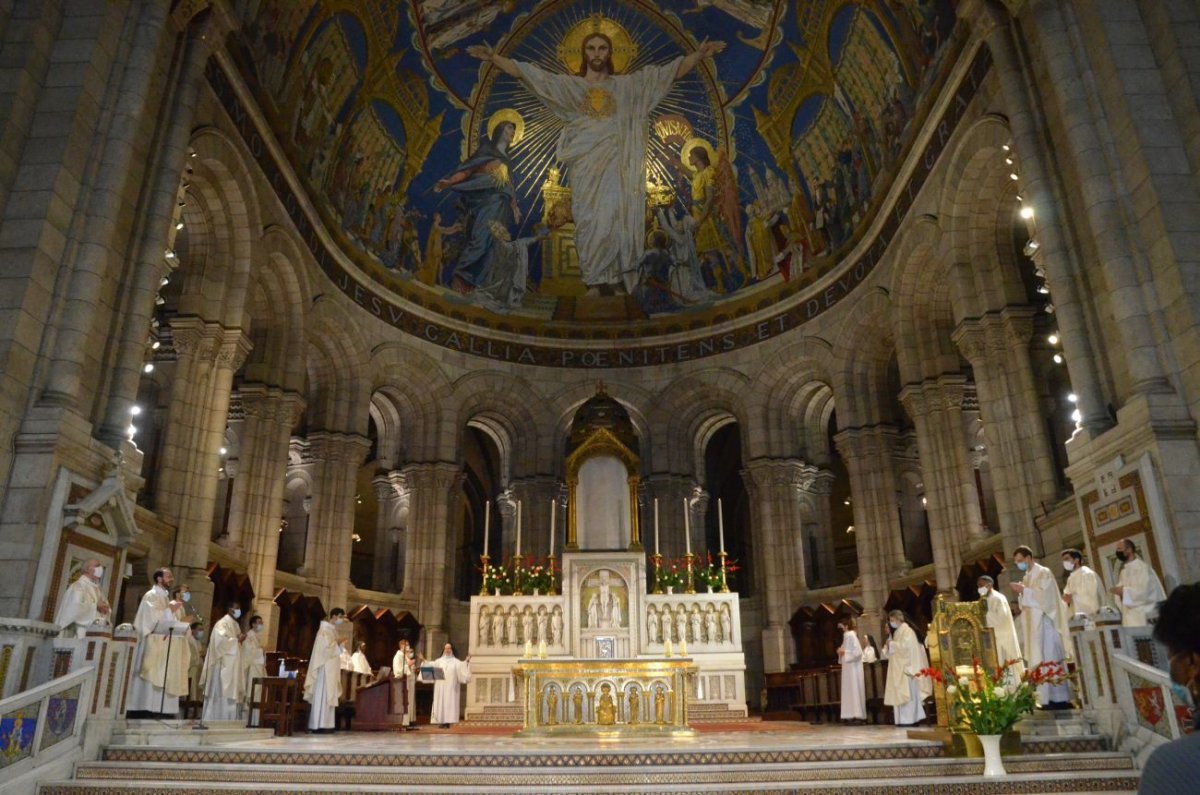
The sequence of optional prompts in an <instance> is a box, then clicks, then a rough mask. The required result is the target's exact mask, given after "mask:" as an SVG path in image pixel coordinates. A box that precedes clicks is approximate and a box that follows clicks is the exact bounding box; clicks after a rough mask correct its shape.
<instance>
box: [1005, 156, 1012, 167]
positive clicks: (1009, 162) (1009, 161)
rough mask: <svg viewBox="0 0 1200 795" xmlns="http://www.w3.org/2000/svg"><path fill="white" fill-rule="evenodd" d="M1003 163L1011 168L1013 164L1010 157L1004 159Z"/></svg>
mask: <svg viewBox="0 0 1200 795" xmlns="http://www.w3.org/2000/svg"><path fill="white" fill-rule="evenodd" d="M1004 162H1005V163H1006V164H1008V165H1010V166H1011V165H1012V164H1013V159H1012V158H1011V157H1006V158H1004Z"/></svg>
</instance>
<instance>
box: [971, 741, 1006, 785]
mask: <svg viewBox="0 0 1200 795" xmlns="http://www.w3.org/2000/svg"><path fill="white" fill-rule="evenodd" d="M977 736H978V737H979V744H980V745H981V746H983V775H984V776H985V777H993V776H1007V775H1008V771H1006V770H1005V769H1004V759H1003V758H1002V757H1001V755H1000V738H1001V736H1002V735H999V734H980V735H977Z"/></svg>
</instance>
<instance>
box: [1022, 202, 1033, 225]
mask: <svg viewBox="0 0 1200 795" xmlns="http://www.w3.org/2000/svg"><path fill="white" fill-rule="evenodd" d="M1021 217H1022V218H1024V219H1025V220H1026V221H1028V220H1029V219H1030V218H1032V217H1033V208H1032V207H1030V206H1029V205H1028V204H1026V205H1025V206H1024V207H1022V208H1021Z"/></svg>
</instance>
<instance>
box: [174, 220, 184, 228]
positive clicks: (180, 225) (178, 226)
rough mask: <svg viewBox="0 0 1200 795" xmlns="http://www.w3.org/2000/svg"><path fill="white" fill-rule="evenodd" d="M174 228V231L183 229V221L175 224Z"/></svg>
mask: <svg viewBox="0 0 1200 795" xmlns="http://www.w3.org/2000/svg"><path fill="white" fill-rule="evenodd" d="M175 228H176V229H183V221H180V222H179V223H177V224H175Z"/></svg>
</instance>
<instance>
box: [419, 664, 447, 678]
mask: <svg viewBox="0 0 1200 795" xmlns="http://www.w3.org/2000/svg"><path fill="white" fill-rule="evenodd" d="M417 678H418V679H419V680H420V681H422V682H434V681H439V680H440V681H445V679H446V672H445V671H443V670H442V669H441V668H437V667H435V666H432V665H422V666H421V673H420V675H419V676H418V677H417Z"/></svg>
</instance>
